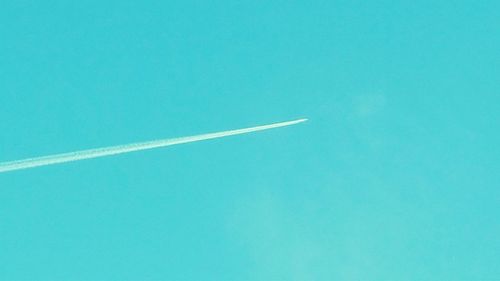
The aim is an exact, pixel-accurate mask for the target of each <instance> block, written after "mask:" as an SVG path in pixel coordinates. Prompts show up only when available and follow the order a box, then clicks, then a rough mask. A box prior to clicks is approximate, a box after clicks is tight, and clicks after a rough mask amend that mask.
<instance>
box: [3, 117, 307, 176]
mask: <svg viewBox="0 0 500 281" xmlns="http://www.w3.org/2000/svg"><path fill="white" fill-rule="evenodd" d="M305 121H307V119H297V120H293V121H286V122H280V123H274V124H269V125H262V126H256V127H250V128H244V129H237V130H230V131H223V132H217V133H209V134H203V135H196V136H189V137H182V138H174V139H162V140H154V141H148V142H140V143H131V144H124V145H117V146H110V147H103V148H95V149H88V150H81V151H75V152H69V153H62V154H55V155H49V156H43V157H36V158H28V159H23V160H17V161H10V162H4V163H0V173H2V172H9V171H14V170H21V169H28V168H34V167H39V166H46V165H53V164H59V163H65V162H71V161H79V160H84V159H90V158H97V157H104V156H109V155H116V154H122V153H127V152H132V151H139V150H146V149H153V148H158V147H164V146H170V145H176V144H182V143H188V142H195V141H202V140H209V139H216V138H222V137H228V136H234V135H240V134H246V133H252V132H257V131H263V130H269V129H274V128H279V127H285V126H290V125H294V124H298V123H301V122H305Z"/></svg>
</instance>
